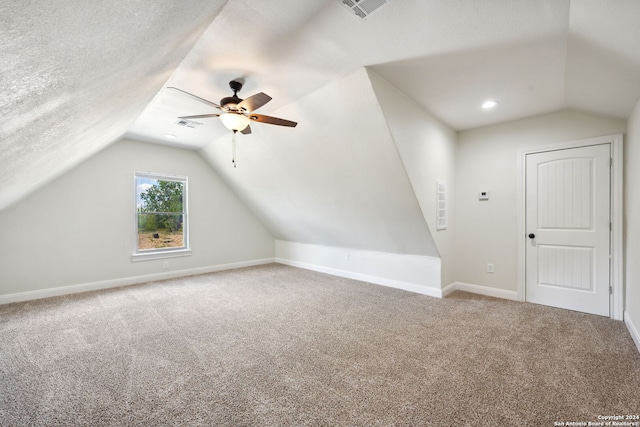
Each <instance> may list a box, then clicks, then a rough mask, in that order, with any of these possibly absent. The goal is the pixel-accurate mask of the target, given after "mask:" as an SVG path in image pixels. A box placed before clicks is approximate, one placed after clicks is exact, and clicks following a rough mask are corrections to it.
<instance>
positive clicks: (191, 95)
mask: <svg viewBox="0 0 640 427" xmlns="http://www.w3.org/2000/svg"><path fill="white" fill-rule="evenodd" d="M167 89H175V90H177V91H180V92H182V93H184V94H186V95H189V96H190V97H192V98H194V99H197V100H198V101H200V102H204V103H205V104H208V105H212V106H214V107H216V108H220V106H219V105H218V104H216V103H215V102H211V101H209V100H207V99H204V98H200V97H199V96H197V95H194V94H192V93H189V92H187V91H185V90H182V89H178V88H177V87H173V86H168V87H167ZM220 109H221V108H220Z"/></svg>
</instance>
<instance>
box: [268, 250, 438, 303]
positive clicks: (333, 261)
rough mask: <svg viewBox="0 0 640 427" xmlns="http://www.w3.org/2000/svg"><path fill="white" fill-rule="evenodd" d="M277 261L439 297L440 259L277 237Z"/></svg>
mask: <svg viewBox="0 0 640 427" xmlns="http://www.w3.org/2000/svg"><path fill="white" fill-rule="evenodd" d="M276 261H277V262H280V263H282V264H287V265H293V266H295V267H301V268H306V269H309V270H315V271H321V272H323V273H328V274H333V275H335V276H341V277H348V278H351V279H356V280H362V281H365V282H370V283H376V284H379V285H384V286H390V287H393V288H399V289H404V290H407V291H411V292H416V293H420V294H425V295H429V296H433V297H438V298H439V297H442V289H440V275H441V272H440V258H438V257H431V256H424V255H407V254H392V253H387V252H375V251H363V250H358V249H345V248H335V247H329V246H322V245H310V244H307V243H296V242H285V241H281V240H276Z"/></svg>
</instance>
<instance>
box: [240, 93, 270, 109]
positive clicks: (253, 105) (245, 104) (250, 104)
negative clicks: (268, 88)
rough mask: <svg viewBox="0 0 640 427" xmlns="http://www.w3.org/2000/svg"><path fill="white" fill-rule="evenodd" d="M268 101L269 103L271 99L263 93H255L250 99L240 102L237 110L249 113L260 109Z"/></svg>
mask: <svg viewBox="0 0 640 427" xmlns="http://www.w3.org/2000/svg"><path fill="white" fill-rule="evenodd" d="M269 101H271V97H270V96H269V95H267V94H266V93H263V92H260V93H256V94H255V95H251V96H250V97H248V98H247V99H245V100H244V101H242V102H241V103H240V104H238V109H239V110H245V111H248V112H249V113H250V112H252V111H254V110H257V109H258V108H260V107H262V106H263V105H264V104H266V103H267V102H269Z"/></svg>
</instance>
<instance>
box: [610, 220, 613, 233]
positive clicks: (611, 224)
mask: <svg viewBox="0 0 640 427" xmlns="http://www.w3.org/2000/svg"><path fill="white" fill-rule="evenodd" d="M609 231H613V223H612V222H610V223H609Z"/></svg>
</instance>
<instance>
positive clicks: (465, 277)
mask: <svg viewBox="0 0 640 427" xmlns="http://www.w3.org/2000/svg"><path fill="white" fill-rule="evenodd" d="M502 108H504V106H503V107H502ZM625 128H626V123H625V121H623V120H616V119H610V118H604V117H598V116H593V115H589V114H583V113H578V112H574V111H569V110H565V111H560V112H556V113H551V114H545V115H541V116H536V117H531V118H527V119H523V120H516V121H512V122H507V123H502V124H498V125H494V126H487V127H483V128H478V129H473V130H469V131H464V132H460V133H459V134H458V147H457V162H456V236H455V259H456V269H455V271H456V280H457V281H458V282H463V283H470V284H475V285H482V286H488V287H493V288H498V289H503V290H509V291H516V290H517V253H518V248H517V232H518V230H517V200H518V194H517V160H518V159H517V151H518V149H519V148H526V147H534V146H539V145H548V144H552V143H555V142H564V141H571V140H576V139H582V138H589V137H595V136H602V135H610V134H616V133H624V131H625ZM480 191H489V192H490V200H489V201H483V202H481V201H478V193H479V192H480ZM487 263H493V264H494V271H495V272H494V273H487V272H486V266H487Z"/></svg>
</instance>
